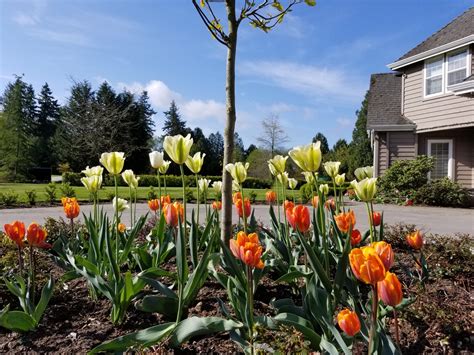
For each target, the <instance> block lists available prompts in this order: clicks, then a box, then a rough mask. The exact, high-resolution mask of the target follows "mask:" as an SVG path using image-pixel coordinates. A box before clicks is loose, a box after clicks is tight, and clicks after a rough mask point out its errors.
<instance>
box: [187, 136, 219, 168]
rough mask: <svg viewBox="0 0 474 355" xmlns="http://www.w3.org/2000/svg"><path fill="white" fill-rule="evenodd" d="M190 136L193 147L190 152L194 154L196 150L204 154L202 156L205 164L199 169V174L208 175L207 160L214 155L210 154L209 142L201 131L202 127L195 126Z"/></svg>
mask: <svg viewBox="0 0 474 355" xmlns="http://www.w3.org/2000/svg"><path fill="white" fill-rule="evenodd" d="M191 136H192V137H193V140H194V144H193V147H192V148H191V152H190V153H191V154H194V153H196V152H201V153H204V154H206V157H205V158H204V161H205V164H204V165H203V167H202V170H201V175H208V174H209V171H210V170H209V166H208V162H209V161H210V160H212V159H214V157H213V156H212V155H211V152H210V147H209V146H210V144H209V141H208V139H207V138H206V136H205V135H204V133H203V132H202V129H201V128H199V127H196V128H194V129H193V130H192V132H191Z"/></svg>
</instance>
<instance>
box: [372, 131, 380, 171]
mask: <svg viewBox="0 0 474 355" xmlns="http://www.w3.org/2000/svg"><path fill="white" fill-rule="evenodd" d="M373 137H374V145H373V147H374V177H378V176H379V136H378V134H377V133H376V132H375V131H373Z"/></svg>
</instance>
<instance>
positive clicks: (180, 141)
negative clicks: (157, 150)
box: [163, 134, 193, 165]
mask: <svg viewBox="0 0 474 355" xmlns="http://www.w3.org/2000/svg"><path fill="white" fill-rule="evenodd" d="M192 145H193V139H192V138H191V135H190V134H188V135H187V136H186V137H183V136H182V135H181V134H177V135H176V136H166V137H165V140H164V141H163V148H164V149H165V151H166V153H168V155H169V157H170V158H171V160H173V161H174V162H175V163H176V164H178V165H182V164H184V163H185V162H186V159H187V158H188V155H189V151H190V150H191V147H192Z"/></svg>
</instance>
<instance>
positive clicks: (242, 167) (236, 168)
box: [225, 162, 249, 185]
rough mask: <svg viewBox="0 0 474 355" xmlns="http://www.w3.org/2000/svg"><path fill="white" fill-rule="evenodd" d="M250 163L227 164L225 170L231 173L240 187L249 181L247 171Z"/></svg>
mask: <svg viewBox="0 0 474 355" xmlns="http://www.w3.org/2000/svg"><path fill="white" fill-rule="evenodd" d="M248 168H249V163H245V164H243V163H241V162H237V163H235V164H227V165H226V166H225V170H226V171H227V172H229V173H230V175H231V176H232V179H233V180H234V181H235V182H236V183H237V184H239V185H241V184H242V183H243V182H244V181H245V180H246V179H247V170H248Z"/></svg>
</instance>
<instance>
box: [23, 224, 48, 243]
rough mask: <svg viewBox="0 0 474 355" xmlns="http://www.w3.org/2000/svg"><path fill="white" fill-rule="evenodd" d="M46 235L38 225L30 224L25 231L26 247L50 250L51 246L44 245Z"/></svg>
mask: <svg viewBox="0 0 474 355" xmlns="http://www.w3.org/2000/svg"><path fill="white" fill-rule="evenodd" d="M47 235H48V233H47V232H46V230H45V229H43V228H41V226H40V225H39V224H38V223H35V222H33V223H31V224H30V225H29V226H28V230H27V231H26V239H27V240H28V245H30V246H31V247H36V248H42V249H49V248H51V244H49V243H46V242H45V240H46V236H47Z"/></svg>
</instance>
